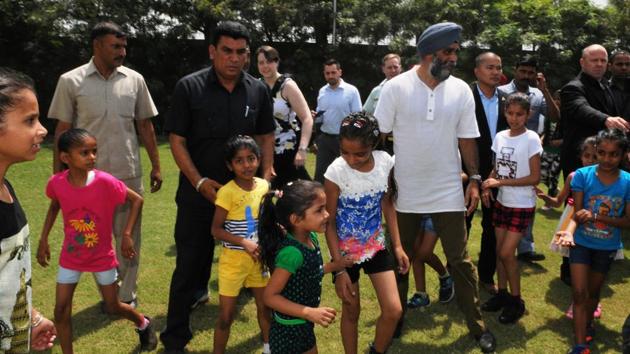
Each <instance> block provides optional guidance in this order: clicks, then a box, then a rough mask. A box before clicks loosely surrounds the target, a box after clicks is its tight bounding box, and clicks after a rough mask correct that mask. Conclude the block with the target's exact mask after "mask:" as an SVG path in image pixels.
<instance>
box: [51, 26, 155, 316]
mask: <svg viewBox="0 0 630 354" xmlns="http://www.w3.org/2000/svg"><path fill="white" fill-rule="evenodd" d="M91 40H92V48H93V57H92V59H91V60H90V61H89V62H88V63H87V64H85V65H82V66H80V67H78V68H75V69H73V70H71V71H68V72H67V73H65V74H63V75H61V77H60V78H59V81H58V83H57V88H56V90H55V94H54V96H53V99H52V102H51V104H50V109H49V111H48V117H49V118H51V119H56V120H58V121H59V122H58V123H57V127H56V130H55V145H56V141H57V139H58V138H59V136H60V135H61V133H63V132H64V131H66V130H68V129H70V128H71V127H78V128H83V129H86V130H88V131H89V132H90V133H91V134H93V135H94V136H96V139H97V144H98V152H99V153H98V157H97V161H96V168H98V169H100V170H103V171H106V172H108V173H110V174H112V175H114V176H115V177H116V178H118V179H120V180H122V181H123V182H124V183H125V184H126V185H127V186H128V187H129V188H131V189H132V190H134V191H135V192H137V193H140V194H142V193H143V192H144V188H143V185H142V166H141V164H140V151H139V147H138V139H137V138H136V129H134V125H135V126H136V127H137V131H138V135H139V136H140V140H141V142H142V143H143V144H144V146H145V148H146V149H147V153H148V155H149V159H150V160H151V166H152V168H151V192H152V193H153V192H156V191H158V190H159V189H160V187H161V185H162V176H161V173H160V158H159V153H158V149H157V141H156V137H155V132H154V130H153V123H152V122H151V119H150V118H151V117H154V116H156V115H157V114H158V112H157V109H156V108H155V105H154V104H153V100H152V99H151V95H150V94H149V90H148V88H147V85H146V83H145V81H144V78H143V77H142V75H140V74H139V73H137V72H135V71H133V70H131V69H129V68H126V67H124V66H122V64H123V61H124V59H125V56H126V46H127V37H126V34H125V33H124V32H123V31H122V29H121V28H120V27H119V26H118V25H116V24H114V23H112V22H101V23H98V24H97V25H96V26H94V28H93V29H92V33H91ZM53 164H54V166H53V170H54V172H58V171H59V170H61V162H60V161H59V154H58V152H57V151H55V154H54V163H53ZM128 212H129V205H128V204H124V205H122V206H120V207H119V208H118V209H117V210H116V215H115V216H114V228H113V229H114V236H115V238H116V254H117V256H118V262H119V266H118V278H119V285H120V289H119V296H120V300H121V301H123V302H126V303H129V304H131V305H132V306H136V305H137V300H136V289H137V277H138V264H139V261H140V222H137V223H136V227H135V228H134V230H133V235H132V236H133V241H134V244H135V247H136V250H137V255H136V257H134V258H133V259H126V258H124V257H122V256H121V255H122V253H121V252H120V240H121V237H122V231H123V228H124V226H125V225H124V224H125V220H126V219H127V213H128Z"/></svg>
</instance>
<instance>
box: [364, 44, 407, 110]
mask: <svg viewBox="0 0 630 354" xmlns="http://www.w3.org/2000/svg"><path fill="white" fill-rule="evenodd" d="M381 70H383V74H384V75H385V80H383V81H382V82H381V83H380V84H378V86H376V87H375V88H373V89H372V92H370V95H369V96H368V98H367V100H365V103H364V104H363V110H364V111H366V112H368V113H370V114H374V111H375V110H376V104H377V103H378V97H379V96H380V94H381V89H382V88H383V85H385V83H386V82H387V81H388V80H390V79H391V78H393V77H395V76H397V75H398V74H400V72H401V66H400V55H398V54H395V53H389V54H387V55H385V56H384V57H383V61H382V63H381Z"/></svg>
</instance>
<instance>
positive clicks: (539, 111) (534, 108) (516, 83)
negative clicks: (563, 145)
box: [499, 56, 560, 262]
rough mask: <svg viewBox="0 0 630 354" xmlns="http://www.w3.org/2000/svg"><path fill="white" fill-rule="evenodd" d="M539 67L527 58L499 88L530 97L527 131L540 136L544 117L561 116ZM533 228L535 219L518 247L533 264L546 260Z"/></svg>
mask: <svg viewBox="0 0 630 354" xmlns="http://www.w3.org/2000/svg"><path fill="white" fill-rule="evenodd" d="M537 65H538V63H537V61H536V59H534V58H532V57H531V56H526V57H525V58H523V60H521V61H520V62H518V63H517V64H516V70H515V71H514V80H512V82H510V83H509V84H507V85H503V86H499V90H500V91H502V92H503V93H505V94H506V95H509V94H512V93H514V92H522V93H524V94H526V95H528V96H529V103H530V105H531V108H530V114H529V119H528V120H527V129H529V130H533V131H535V132H537V133H539V134H540V133H542V131H541V129H539V127H540V126H541V124H540V120H541V119H544V118H542V117H543V116H544V117H546V118H548V119H551V121H553V122H557V121H558V118H559V116H560V114H559V112H558V107H557V106H556V105H555V103H554V101H553V97H552V95H551V93H550V92H549V89H548V88H547V85H546V80H545V77H544V75H543V74H542V73H538V72H537ZM536 86H538V88H537V87H536ZM533 227H534V219H532V222H531V223H530V224H529V227H528V228H527V230H526V231H525V233H524V235H523V238H521V242H520V243H519V245H518V258H519V259H520V260H523V261H528V262H533V261H542V260H544V259H545V255H544V254H540V253H536V252H535V250H534V235H532V229H533Z"/></svg>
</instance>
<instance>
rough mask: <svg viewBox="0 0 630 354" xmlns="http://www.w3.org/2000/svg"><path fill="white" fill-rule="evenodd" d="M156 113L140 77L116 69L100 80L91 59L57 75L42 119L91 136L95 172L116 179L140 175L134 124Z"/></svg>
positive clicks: (124, 69) (140, 169) (130, 71)
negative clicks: (108, 174) (92, 139)
mask: <svg viewBox="0 0 630 354" xmlns="http://www.w3.org/2000/svg"><path fill="white" fill-rule="evenodd" d="M157 114H158V112H157V109H156V108H155V104H153V100H152V99H151V95H150V94H149V89H148V88H147V85H146V83H145V82H144V78H143V77H142V75H140V74H139V73H137V72H135V71H133V70H131V69H129V68H126V67H124V66H120V67H118V68H117V69H115V70H114V72H113V73H112V74H111V75H110V76H109V78H107V79H105V78H104V77H103V76H102V75H101V74H100V73H99V72H98V70H97V69H96V66H95V65H94V62H93V60H90V62H89V63H87V64H85V65H82V66H80V67H78V68H76V69H73V70H71V71H68V72H67V73H65V74H63V75H61V77H60V78H59V82H58V83H57V88H56V89H55V95H54V96H53V99H52V102H51V104H50V109H49V111H48V117H49V118H51V119H57V120H59V121H62V122H67V123H72V126H73V127H76V128H83V129H86V130H87V131H89V132H90V133H91V134H93V135H94V136H95V137H96V141H97V146H98V155H97V160H96V168H98V169H101V170H103V171H107V172H109V173H111V174H112V175H114V176H115V177H117V178H119V179H123V180H124V179H130V178H137V177H140V176H142V168H141V165H140V154H139V149H138V139H137V137H136V130H135V127H134V122H135V120H139V119H147V118H151V117H154V116H156V115H157Z"/></svg>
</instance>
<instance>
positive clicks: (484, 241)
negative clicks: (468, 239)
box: [466, 189, 497, 284]
mask: <svg viewBox="0 0 630 354" xmlns="http://www.w3.org/2000/svg"><path fill="white" fill-rule="evenodd" d="M493 195H494V198H495V199H496V197H497V191H496V189H495V190H493ZM493 209H494V204H491V205H490V207H489V208H486V207H485V206H484V205H483V203H482V204H481V248H480V250H479V261H478V262H477V272H478V273H479V280H480V281H482V282H484V283H488V284H494V273H495V272H496V270H497V237H496V235H495V234H494V226H493V225H492V213H493ZM473 215H474V214H471V215H470V216H469V217H468V218H466V227H467V228H468V234H469V235H470V227H471V225H472V216H473Z"/></svg>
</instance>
